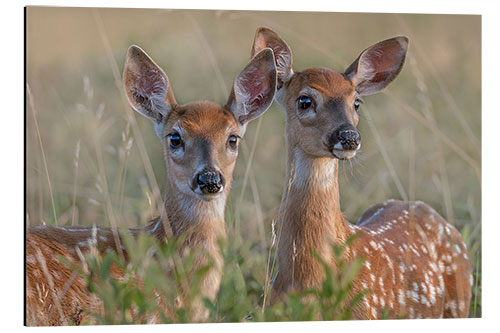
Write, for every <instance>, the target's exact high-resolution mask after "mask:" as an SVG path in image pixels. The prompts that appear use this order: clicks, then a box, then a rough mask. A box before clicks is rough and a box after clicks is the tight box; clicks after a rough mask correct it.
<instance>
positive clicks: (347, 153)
mask: <svg viewBox="0 0 500 333" xmlns="http://www.w3.org/2000/svg"><path fill="white" fill-rule="evenodd" d="M357 151H358V150H357V149H356V150H339V149H333V150H332V155H333V156H334V157H336V158H338V159H339V160H348V159H351V158H353V157H354V156H355V155H356V152H357Z"/></svg>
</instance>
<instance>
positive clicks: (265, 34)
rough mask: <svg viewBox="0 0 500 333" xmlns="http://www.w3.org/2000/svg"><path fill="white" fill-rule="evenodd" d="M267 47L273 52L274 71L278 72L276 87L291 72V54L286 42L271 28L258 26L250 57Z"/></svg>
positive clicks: (285, 79) (280, 84)
mask: <svg viewBox="0 0 500 333" xmlns="http://www.w3.org/2000/svg"><path fill="white" fill-rule="evenodd" d="M266 47H269V48H271V49H272V50H273V52H274V57H275V61H276V71H277V73H278V89H279V88H281V86H282V84H283V82H286V81H288V80H289V78H290V76H291V74H292V73H293V69H292V64H293V55H292V51H291V50H290V47H288V45H287V43H286V42H285V41H284V40H283V39H281V38H280V36H278V34H277V33H276V32H274V31H273V30H271V29H269V28H266V27H260V28H258V29H257V31H256V32H255V38H254V41H253V46H252V57H253V56H255V54H256V53H258V52H260V51H261V50H262V49H264V48H266Z"/></svg>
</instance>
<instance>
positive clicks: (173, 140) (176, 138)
mask: <svg viewBox="0 0 500 333" xmlns="http://www.w3.org/2000/svg"><path fill="white" fill-rule="evenodd" d="M169 136H170V148H172V149H177V148H179V147H180V146H181V145H182V139H181V136H180V135H179V133H172V134H170V135H169Z"/></svg>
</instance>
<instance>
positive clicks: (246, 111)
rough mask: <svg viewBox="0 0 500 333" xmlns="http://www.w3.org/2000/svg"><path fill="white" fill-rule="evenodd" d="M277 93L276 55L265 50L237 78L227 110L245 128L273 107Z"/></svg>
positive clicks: (269, 50)
mask: <svg viewBox="0 0 500 333" xmlns="http://www.w3.org/2000/svg"><path fill="white" fill-rule="evenodd" d="M275 93H276V66H275V63H274V55H273V51H272V50H271V49H270V48H265V49H263V50H262V51H260V52H259V53H257V55H255V57H253V59H252V60H251V61H250V62H249V63H248V65H246V67H245V68H244V69H243V70H242V71H241V72H240V74H238V76H237V77H236V79H235V81H234V84H233V89H232V90H231V94H230V96H229V99H228V101H227V103H226V108H228V109H229V110H231V112H233V114H234V116H235V118H236V120H237V121H238V124H239V125H240V126H245V125H246V124H247V123H248V122H249V121H251V120H253V119H255V118H257V117H259V116H260V115H262V114H263V113H264V112H265V111H266V110H267V109H268V108H269V107H270V106H271V104H272V102H273V98H274V94H275Z"/></svg>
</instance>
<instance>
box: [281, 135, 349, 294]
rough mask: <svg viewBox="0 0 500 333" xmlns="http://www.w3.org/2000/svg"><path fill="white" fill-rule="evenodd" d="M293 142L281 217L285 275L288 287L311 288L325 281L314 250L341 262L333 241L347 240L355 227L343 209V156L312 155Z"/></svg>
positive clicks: (289, 149)
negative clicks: (335, 255) (340, 161)
mask: <svg viewBox="0 0 500 333" xmlns="http://www.w3.org/2000/svg"><path fill="white" fill-rule="evenodd" d="M287 146H288V155H287V159H288V163H287V179H286V182H285V189H284V193H283V197H282V201H281V205H280V216H279V221H282V223H283V231H282V233H281V240H280V244H279V250H278V251H279V260H280V274H281V275H282V276H281V278H282V279H289V280H290V281H285V285H290V284H291V285H292V286H293V287H298V288H309V287H314V286H317V285H318V283H320V282H321V281H322V279H323V268H322V267H321V265H320V264H319V262H318V261H317V260H316V259H315V258H314V255H313V253H314V252H315V253H317V254H318V255H319V256H320V257H321V258H323V259H324V260H325V261H326V262H329V263H332V264H333V265H335V262H334V259H333V257H332V251H331V245H332V244H334V243H337V244H340V243H342V242H344V241H345V239H346V238H347V237H348V235H349V228H348V226H347V222H346V221H345V220H344V217H343V215H342V212H341V210H340V201H339V187H338V180H337V173H338V160H337V159H334V158H328V157H321V158H318V157H314V156H311V155H308V154H306V153H305V152H304V151H303V150H302V149H300V148H299V147H298V146H293V145H289V144H288V142H287ZM283 270H289V271H283Z"/></svg>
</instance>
